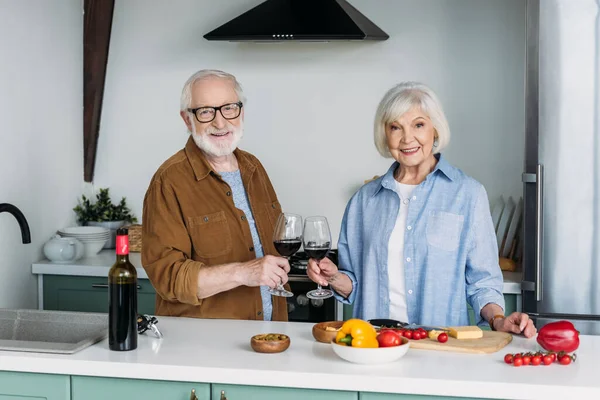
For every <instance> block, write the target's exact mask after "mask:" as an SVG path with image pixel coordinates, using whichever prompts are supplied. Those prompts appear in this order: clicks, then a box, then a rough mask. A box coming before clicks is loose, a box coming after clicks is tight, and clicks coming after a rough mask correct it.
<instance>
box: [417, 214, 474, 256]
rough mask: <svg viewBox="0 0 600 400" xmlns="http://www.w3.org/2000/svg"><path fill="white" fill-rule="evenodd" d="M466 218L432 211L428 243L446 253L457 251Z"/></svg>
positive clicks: (428, 221)
mask: <svg viewBox="0 0 600 400" xmlns="http://www.w3.org/2000/svg"><path fill="white" fill-rule="evenodd" d="M464 220H465V217H464V216H463V215H459V214H453V213H449V212H445V211H432V212H431V213H430V214H429V218H428V220H427V232H426V235H427V243H428V244H429V245H430V246H432V247H436V248H439V249H442V250H446V251H455V250H456V249H457V248H458V245H459V243H460V236H461V232H462V228H463V224H464Z"/></svg>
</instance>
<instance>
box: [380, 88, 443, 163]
mask: <svg viewBox="0 0 600 400" xmlns="http://www.w3.org/2000/svg"><path fill="white" fill-rule="evenodd" d="M414 107H419V108H420V109H421V111H422V112H424V113H425V114H427V116H428V117H429V118H430V119H431V122H432V123H433V127H434V128H435V131H436V133H437V137H436V141H437V146H435V147H434V148H433V152H434V153H438V152H440V151H442V150H443V149H444V148H445V147H446V146H447V145H448V143H449V142H450V127H449V126H448V120H447V119H446V115H445V114H444V110H443V108H442V103H441V102H440V100H439V99H438V97H437V95H436V94H435V93H434V91H433V90H431V89H430V88H429V87H427V86H425V85H424V84H422V83H419V82H402V83H400V84H398V85H396V86H394V87H393V88H391V89H390V90H388V91H387V93H386V94H385V96H383V99H381V102H379V106H378V107H377V112H376V113H375V126H374V128H375V129H374V140H375V147H377V150H378V151H379V153H380V154H381V155H382V156H384V157H386V158H391V157H392V154H391V153H390V150H389V148H388V145H387V138H386V136H385V128H386V126H387V125H388V124H390V123H392V122H394V121H397V120H398V118H400V116H402V114H404V113H405V112H407V111H409V110H410V109H412V108H414Z"/></svg>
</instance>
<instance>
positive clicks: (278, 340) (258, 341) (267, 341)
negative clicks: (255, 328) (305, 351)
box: [250, 333, 290, 353]
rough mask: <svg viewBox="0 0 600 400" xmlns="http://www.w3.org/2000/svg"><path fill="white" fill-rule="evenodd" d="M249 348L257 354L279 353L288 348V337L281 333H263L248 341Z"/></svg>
mask: <svg viewBox="0 0 600 400" xmlns="http://www.w3.org/2000/svg"><path fill="white" fill-rule="evenodd" d="M250 346H252V349H253V350H254V351H256V352H257V353H281V352H282V351H286V350H287V348H288V347H290V337H289V336H288V335H284V334H282V333H263V334H260V335H254V336H252V338H251V339H250Z"/></svg>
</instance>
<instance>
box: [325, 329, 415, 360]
mask: <svg viewBox="0 0 600 400" xmlns="http://www.w3.org/2000/svg"><path fill="white" fill-rule="evenodd" d="M331 347H332V349H333V352H334V353H335V354H336V355H337V356H338V357H340V358H341V359H343V360H346V361H348V362H351V363H355V364H385V363H390V362H394V361H397V360H399V359H400V358H402V357H403V356H404V355H405V354H406V353H407V352H408V349H409V347H410V340H408V339H407V338H405V337H402V336H400V335H399V334H398V333H397V332H394V331H393V330H387V331H383V332H377V331H376V330H375V328H374V327H373V326H372V325H371V324H369V323H368V322H366V321H363V320H360V319H350V320H348V321H346V322H345V323H344V324H343V325H342V327H341V328H340V330H339V331H338V333H337V335H336V337H335V338H334V339H332V340H331Z"/></svg>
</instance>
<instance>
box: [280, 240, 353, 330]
mask: <svg viewBox="0 0 600 400" xmlns="http://www.w3.org/2000/svg"><path fill="white" fill-rule="evenodd" d="M327 257H329V259H331V260H332V261H333V262H334V263H336V264H337V250H335V249H332V250H330V251H329V253H328V254H327ZM307 264H308V257H307V256H306V253H304V252H303V251H298V252H297V253H296V254H294V255H293V256H292V257H291V258H290V273H289V274H288V277H289V280H288V282H289V285H290V288H291V291H292V293H294V296H293V297H288V298H287V308H288V319H289V321H293V322H312V323H316V322H323V321H335V320H342V319H343V304H342V303H340V302H338V301H337V300H336V299H335V298H334V297H330V298H328V299H324V300H322V299H319V300H311V299H309V298H308V297H306V293H307V292H309V291H311V290H313V289H316V288H317V284H316V283H314V282H313V281H311V280H310V278H309V277H308V276H307V275H306V266H307Z"/></svg>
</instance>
